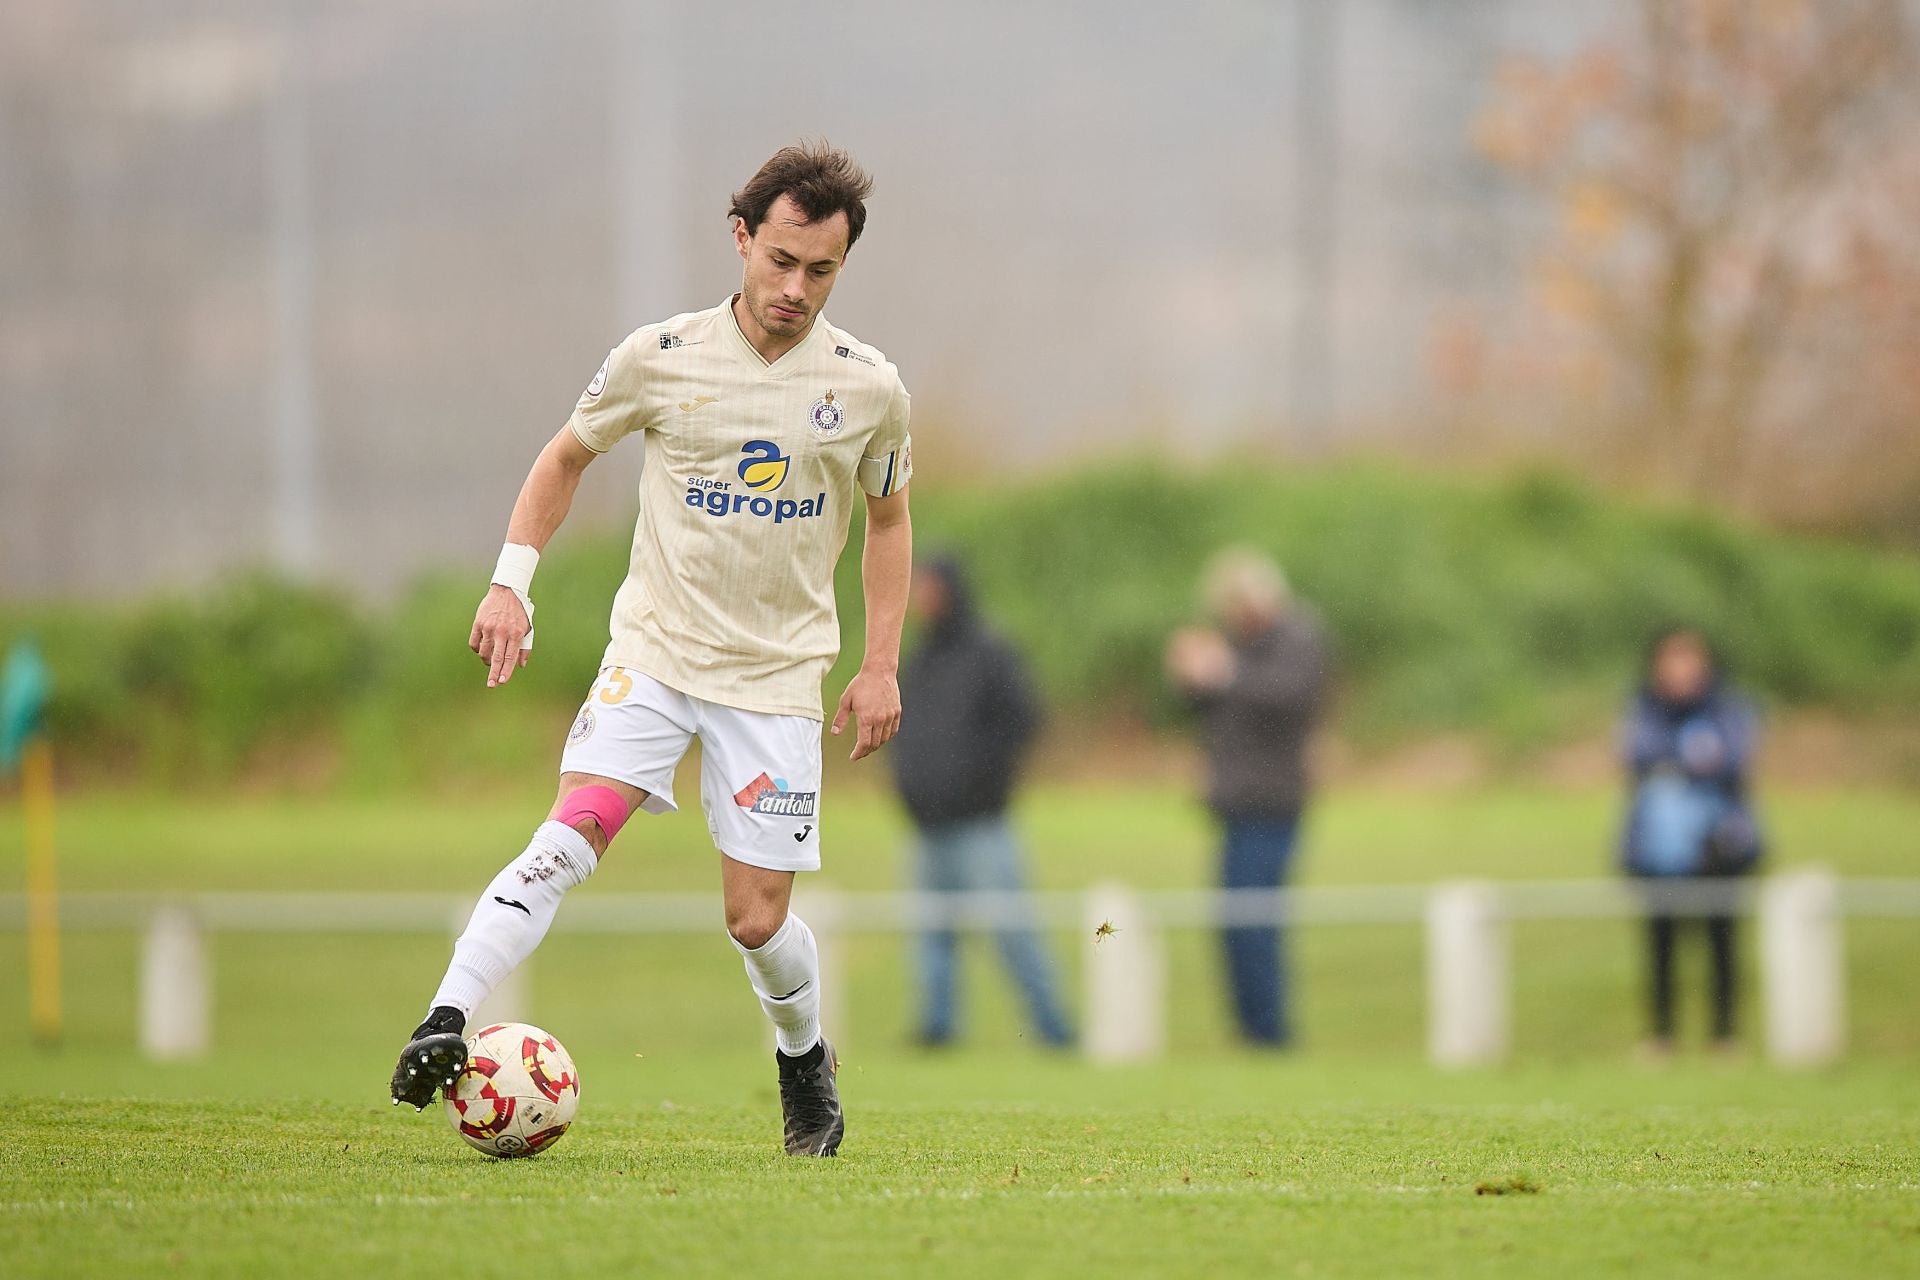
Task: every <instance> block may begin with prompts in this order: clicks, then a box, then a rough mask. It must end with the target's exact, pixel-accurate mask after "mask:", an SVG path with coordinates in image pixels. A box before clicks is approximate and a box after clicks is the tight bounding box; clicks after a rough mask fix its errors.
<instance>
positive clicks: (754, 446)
mask: <svg viewBox="0 0 1920 1280" xmlns="http://www.w3.org/2000/svg"><path fill="white" fill-rule="evenodd" d="M792 464H793V459H792V458H790V457H789V456H787V455H786V454H784V453H782V452H780V446H779V445H777V444H775V443H774V442H773V441H771V440H749V441H747V443H746V444H744V445H742V446H741V447H740V465H739V466H738V467H736V468H735V469H734V470H735V475H736V477H737V478H736V479H732V480H712V479H708V478H707V477H705V476H688V477H687V505H688V506H690V507H698V508H700V509H701V510H703V511H705V512H706V513H707V514H708V515H710V516H732V515H747V516H757V517H759V518H760V519H762V520H765V519H772V521H773V522H774V523H775V524H785V523H786V522H787V521H789V520H806V519H810V518H811V517H813V516H817V515H823V514H825V512H826V509H827V495H826V494H825V493H824V492H821V493H818V494H815V495H814V496H813V497H811V498H776V497H773V496H772V495H773V493H774V491H775V490H777V489H779V488H780V486H781V485H783V484H785V483H786V482H787V474H788V472H789V471H790V470H791V469H792Z"/></svg>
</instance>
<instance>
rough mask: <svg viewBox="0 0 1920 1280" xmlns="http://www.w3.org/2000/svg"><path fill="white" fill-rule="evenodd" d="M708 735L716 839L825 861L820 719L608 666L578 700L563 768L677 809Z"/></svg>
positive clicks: (653, 805)
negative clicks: (696, 746)
mask: <svg viewBox="0 0 1920 1280" xmlns="http://www.w3.org/2000/svg"><path fill="white" fill-rule="evenodd" d="M695 734H698V735H700V748H701V764H700V804H701V807H702V808H704V809H705V810H706V811H707V829H708V830H709V831H711V832H712V833H713V843H714V847H716V848H717V849H719V850H720V852H721V853H724V854H726V855H727V856H728V857H729V858H732V859H734V860H735V861H736V862H744V863H747V864H749V865H751V866H755V867H766V868H767V869H769V870H772V871H818V870H819V869H820V827H819V822H820V722H819V721H818V720H812V719H809V718H807V717H806V716H774V715H767V714H766V713H764V712H759V711H742V710H741V709H739V708H738V707H725V706H721V705H720V704H719V703H717V702H708V701H707V700H706V699H704V698H695V697H692V696H691V695H688V694H684V693H681V692H680V691H679V690H678V689H670V688H668V687H667V686H666V685H664V684H661V683H660V682H659V681H658V680H655V679H654V678H653V677H652V676H649V675H646V674H644V673H642V672H639V671H634V670H632V669H630V668H624V667H607V668H606V669H605V670H603V671H601V672H600V678H599V679H598V680H597V681H595V682H594V686H593V690H592V692H590V693H588V694H587V700H586V702H585V703H583V704H582V705H581V707H580V714H579V715H578V716H577V717H575V719H574V722H573V728H572V729H571V730H569V731H568V733H567V745H566V747H565V749H564V750H562V751H561V753H560V772H562V773H591V774H596V775H598V776H600V777H602V778H613V779H615V780H617V781H620V782H624V783H627V784H628V785H630V786H635V787H639V788H641V789H643V790H644V791H646V793H647V799H646V801H645V802H644V803H643V804H642V805H641V806H640V807H641V808H643V809H645V810H646V811H647V812H648V813H672V812H674V811H675V810H677V809H678V808H679V807H680V806H679V805H677V804H675V803H674V800H673V771H674V769H675V768H676V767H678V765H679V764H680V759H681V757H682V756H684V755H686V753H687V747H688V745H689V744H690V743H691V742H692V741H693V737H694V735H695Z"/></svg>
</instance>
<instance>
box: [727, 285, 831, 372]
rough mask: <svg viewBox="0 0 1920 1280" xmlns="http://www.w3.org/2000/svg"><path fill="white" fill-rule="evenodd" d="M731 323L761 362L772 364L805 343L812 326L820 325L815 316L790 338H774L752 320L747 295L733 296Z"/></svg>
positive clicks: (817, 317) (758, 323)
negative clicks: (757, 354) (756, 353)
mask: <svg viewBox="0 0 1920 1280" xmlns="http://www.w3.org/2000/svg"><path fill="white" fill-rule="evenodd" d="M733 323H734V325H735V326H736V327H737V328H738V329H739V330H740V336H741V337H743V338H745V339H746V340H747V345H748V346H750V347H752V348H753V349H754V350H755V351H756V352H758V353H759V355H760V358H761V359H762V360H765V361H766V362H767V363H768V364H772V363H774V361H776V360H778V359H779V358H780V357H781V356H783V355H785V354H787V352H789V351H791V350H793V349H794V348H795V347H797V346H799V345H800V344H801V343H803V342H805V341H806V340H807V335H808V334H810V333H812V332H813V326H814V325H816V324H818V323H820V317H819V316H817V315H816V316H814V317H813V318H812V319H810V320H808V321H807V327H806V328H804V329H802V330H801V331H800V332H799V333H798V334H796V335H795V336H793V337H791V338H776V337H774V336H773V335H772V334H770V333H768V332H767V331H766V330H765V329H763V328H761V327H760V322H759V321H758V320H756V319H754V318H753V312H752V311H751V310H750V309H749V308H748V307H747V295H746V294H744V293H736V294H734V295H733Z"/></svg>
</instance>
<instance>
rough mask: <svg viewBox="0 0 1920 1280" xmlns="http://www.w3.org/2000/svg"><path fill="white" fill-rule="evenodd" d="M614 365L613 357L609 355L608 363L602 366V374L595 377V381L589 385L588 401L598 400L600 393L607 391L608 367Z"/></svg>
mask: <svg viewBox="0 0 1920 1280" xmlns="http://www.w3.org/2000/svg"><path fill="white" fill-rule="evenodd" d="M612 363H613V357H612V356H611V355H609V356H608V357H607V359H606V363H605V364H602V365H601V366H600V372H598V373H596V374H594V375H593V381H592V382H589V383H588V384H587V399H589V400H598V399H599V398H600V393H601V392H602V391H605V390H606V389H607V365H609V364H612Z"/></svg>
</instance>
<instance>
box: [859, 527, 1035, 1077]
mask: <svg viewBox="0 0 1920 1280" xmlns="http://www.w3.org/2000/svg"><path fill="white" fill-rule="evenodd" d="M909 607H910V611H911V613H912V616H913V617H914V619H915V620H916V621H917V622H918V623H919V624H920V628H921V635H920V642H919V644H918V645H917V646H916V647H915V648H914V650H913V653H912V656H911V657H909V658H908V660H907V662H906V664H905V666H904V667H903V668H902V669H901V672H900V698H901V705H902V707H903V708H905V715H904V717H903V719H902V721H901V729H900V733H899V736H898V737H896V738H895V739H894V741H893V743H892V744H891V752H890V755H891V758H892V761H893V776H894V781H895V783H896V784H897V785H898V787H899V790H900V798H901V800H902V802H903V803H904V804H905V805H906V809H907V813H908V815H909V816H910V817H911V818H912V819H913V823H914V826H915V828H916V829H917V831H918V836H919V839H918V842H917V849H916V880H917V882H918V886H919V888H920V889H921V891H922V892H927V893H936V894H945V893H993V894H1003V895H1009V896H1010V897H1011V896H1012V895H1019V894H1021V893H1023V892H1024V891H1025V881H1026V877H1025V874H1024V871H1023V869H1022V856H1021V851H1020V845H1019V842H1018V841H1017V840H1016V839H1015V837H1014V833H1013V827H1012V825H1011V824H1010V823H1009V822H1008V821H1007V802H1008V800H1009V798H1010V797H1011V796H1012V793H1013V788H1014V784H1015V783H1016V781H1017V780H1018V777H1019V772H1020V762H1021V759H1022V757H1023V756H1024V754H1025V751H1026V748H1027V746H1028V745H1029V743H1031V741H1032V740H1033V737H1034V734H1035V732H1036V731H1037V730H1038V728H1039V724H1040V708H1039V704H1038V702H1037V700H1036V698H1035V696H1034V693H1033V689H1032V687H1031V686H1030V685H1029V683H1028V681H1027V677H1026V672H1025V671H1024V669H1023V667H1022V664H1021V662H1020V658H1019V655H1018V654H1016V653H1015V652H1014V651H1013V649H1012V648H1011V647H1010V646H1009V645H1008V644H1007V643H1006V642H1005V641H1004V640H1002V639H1001V638H1000V637H998V636H996V635H995V634H993V632H991V631H989V630H988V629H987V627H986V626H985V625H984V624H983V623H982V622H981V621H980V618H979V616H978V614H977V613H976V612H975V610H974V605H973V600H972V597H971V595H970V593H969V591H968V589H967V581H966V577H965V574H964V573H963V572H962V571H961V568H960V565H959V564H958V563H957V562H956V561H954V560H952V559H946V558H943V559H935V560H931V561H928V562H926V563H924V564H922V565H921V566H920V567H919V569H918V571H917V572H916V573H915V574H914V576H913V592H912V595H911V597H910V598H909ZM994 936H995V939H996V940H997V942H998V943H999V948H1000V956H1001V958H1002V959H1003V960H1004V961H1005V962H1006V965H1007V970H1008V972H1009V973H1010V974H1011V975H1012V977H1013V979H1014V981H1015V983H1016V984H1017V985H1018V986H1019V988H1020V992H1021V994H1022V996H1023V997H1024V998H1025V1000H1026V1004H1027V1012H1028V1014H1029V1016H1030V1017H1031V1018H1032V1019H1033V1025H1034V1027H1035V1029H1036V1030H1037V1031H1038V1032H1039V1035H1040V1038H1041V1039H1042V1040H1044V1041H1046V1042H1047V1043H1048V1044H1050V1045H1065V1044H1067V1043H1069V1042H1070V1041H1071V1040H1072V1032H1071V1030H1070V1029H1069V1027H1068V1025H1067V1020H1066V1018H1065V1016H1064V1015H1063V1014H1062V1012H1061V1009H1060V1003H1059V1000H1058V998H1057V996H1056V994H1055V987H1054V981H1053V972H1052V966H1051V965H1050V964H1049V962H1048V959H1047V954H1046V950H1045V948H1044V947H1043V946H1042V945H1041V942H1040V938H1039V935H1038V933H1037V931H1036V930H1035V929H1034V927H1033V925H1032V923H1031V921H1030V920H1029V919H1028V918H1027V917H1026V914H1025V913H1024V912H1022V911H1019V910H1017V909H1010V910H1008V911H1007V912H1006V914H1005V915H1004V916H1003V917H1002V918H1001V920H1000V922H999V925H998V927H997V928H996V929H995V930H994ZM958 942H959V939H958V937H957V935H956V933H955V931H954V930H953V929H952V928H944V927H936V928H933V929H930V930H928V931H927V932H926V933H925V934H924V935H922V937H921V939H920V978H921V991H922V1001H921V1013H920V1016H921V1023H920V1039H921V1042H922V1043H923V1044H926V1045H929V1046H938V1045H944V1044H946V1043H947V1042H948V1041H950V1040H951V1039H952V1038H953V1036H954V1032H955V1024H956V1014H955V1000H954V987H955V977H956V975H955V960H956V952H957V949H958Z"/></svg>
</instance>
